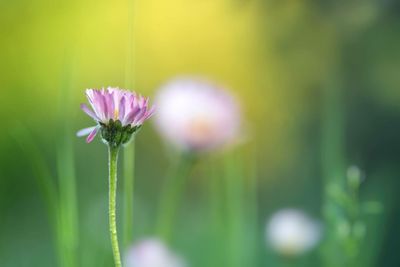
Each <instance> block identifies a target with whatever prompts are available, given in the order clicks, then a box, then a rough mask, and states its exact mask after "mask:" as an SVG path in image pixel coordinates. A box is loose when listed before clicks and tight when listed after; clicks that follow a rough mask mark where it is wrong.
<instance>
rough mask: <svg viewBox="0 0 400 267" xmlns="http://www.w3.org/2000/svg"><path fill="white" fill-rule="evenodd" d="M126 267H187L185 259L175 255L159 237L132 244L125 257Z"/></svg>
mask: <svg viewBox="0 0 400 267" xmlns="http://www.w3.org/2000/svg"><path fill="white" fill-rule="evenodd" d="M124 266H125V267H186V264H185V263H184V261H183V260H182V259H181V258H180V257H178V256H177V255H175V254H174V253H173V252H172V251H170V250H169V249H168V247H167V246H166V245H165V244H164V243H162V242H161V241H160V240H158V239H145V240H142V241H140V242H139V243H137V244H136V245H134V246H132V247H131V248H130V249H129V250H128V252H127V254H126V257H125V265H124Z"/></svg>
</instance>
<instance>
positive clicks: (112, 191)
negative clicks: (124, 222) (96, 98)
mask: <svg viewBox="0 0 400 267" xmlns="http://www.w3.org/2000/svg"><path fill="white" fill-rule="evenodd" d="M118 150H119V148H118V147H112V146H109V147H108V156H109V183H110V184H109V206H108V208H109V222H110V236H111V246H112V250H113V255H114V262H115V267H121V266H122V264H121V255H120V253H119V245H118V235H117V219H116V197H117V163H118Z"/></svg>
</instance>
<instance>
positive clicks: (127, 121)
mask: <svg viewBox="0 0 400 267" xmlns="http://www.w3.org/2000/svg"><path fill="white" fill-rule="evenodd" d="M140 111H141V109H140V108H139V107H135V108H133V109H132V111H131V112H129V113H128V114H127V115H126V116H125V119H124V124H132V123H133V121H134V120H135V118H136V116H137V115H138V113H140Z"/></svg>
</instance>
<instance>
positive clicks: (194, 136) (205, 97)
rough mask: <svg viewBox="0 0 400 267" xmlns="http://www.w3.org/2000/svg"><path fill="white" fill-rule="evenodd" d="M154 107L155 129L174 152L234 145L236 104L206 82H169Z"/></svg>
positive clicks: (236, 133) (222, 90) (238, 122)
mask: <svg viewBox="0 0 400 267" xmlns="http://www.w3.org/2000/svg"><path fill="white" fill-rule="evenodd" d="M156 105H157V116H155V121H156V126H157V129H158V130H159V132H160V134H161V135H162V136H163V137H164V139H166V140H167V141H168V142H170V143H171V144H173V145H174V146H175V147H177V148H178V149H181V150H189V151H208V150H212V149H216V148H218V147H221V146H223V145H226V144H229V143H233V142H235V141H236V140H235V139H236V138H237V137H238V135H239V128H240V124H241V116H240V111H239V106H238V103H237V102H236V100H235V99H234V97H233V96H232V95H230V94H229V93H228V92H227V91H225V90H224V89H222V88H220V87H218V86H216V85H214V84H212V83H210V82H207V81H204V80H200V79H190V78H181V79H176V80H172V81H171V82H169V83H168V84H166V85H165V86H163V87H162V88H161V89H160V91H159V93H158V96H157V98H156Z"/></svg>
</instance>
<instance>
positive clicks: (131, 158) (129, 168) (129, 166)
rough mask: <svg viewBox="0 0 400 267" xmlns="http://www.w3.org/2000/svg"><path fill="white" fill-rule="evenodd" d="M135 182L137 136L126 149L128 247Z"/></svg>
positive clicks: (126, 224) (125, 240) (126, 234)
mask: <svg viewBox="0 0 400 267" xmlns="http://www.w3.org/2000/svg"><path fill="white" fill-rule="evenodd" d="M134 182H135V138H134V137H133V140H132V141H131V143H130V144H129V146H128V147H126V148H125V150H124V222H123V227H124V238H123V245H124V248H125V249H126V248H127V247H128V246H129V245H130V243H131V241H132V236H133V201H134V200H133V197H134V187H135V185H134Z"/></svg>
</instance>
